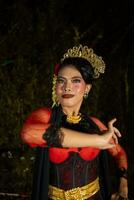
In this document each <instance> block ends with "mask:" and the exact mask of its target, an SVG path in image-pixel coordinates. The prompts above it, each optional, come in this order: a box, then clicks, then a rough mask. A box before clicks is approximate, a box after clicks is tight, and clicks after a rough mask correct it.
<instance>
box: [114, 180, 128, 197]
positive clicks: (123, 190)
mask: <svg viewBox="0 0 134 200" xmlns="http://www.w3.org/2000/svg"><path fill="white" fill-rule="evenodd" d="M111 200H128V181H127V179H126V178H123V177H121V178H120V185H119V191H118V192H116V193H115V194H113V195H112V196H111Z"/></svg>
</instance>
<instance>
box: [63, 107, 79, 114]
mask: <svg viewBox="0 0 134 200" xmlns="http://www.w3.org/2000/svg"><path fill="white" fill-rule="evenodd" d="M62 110H63V113H65V114H66V115H67V116H77V115H78V114H79V110H80V108H75V109H74V108H71V107H62Z"/></svg>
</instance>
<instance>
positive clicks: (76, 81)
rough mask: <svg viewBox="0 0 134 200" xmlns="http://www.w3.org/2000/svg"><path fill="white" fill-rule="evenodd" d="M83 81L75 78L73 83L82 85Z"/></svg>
mask: <svg viewBox="0 0 134 200" xmlns="http://www.w3.org/2000/svg"><path fill="white" fill-rule="evenodd" d="M80 82H81V79H80V78H75V79H73V80H72V83H80Z"/></svg>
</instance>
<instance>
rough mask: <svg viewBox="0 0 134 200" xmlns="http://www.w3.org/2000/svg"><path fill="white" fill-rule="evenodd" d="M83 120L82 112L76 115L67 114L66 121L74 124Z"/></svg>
mask: <svg viewBox="0 0 134 200" xmlns="http://www.w3.org/2000/svg"><path fill="white" fill-rule="evenodd" d="M80 120H81V113H79V114H78V115H76V116H67V119H66V121H67V122H69V123H72V124H77V123H79V121H80Z"/></svg>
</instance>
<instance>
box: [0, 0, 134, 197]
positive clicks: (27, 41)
mask: <svg viewBox="0 0 134 200" xmlns="http://www.w3.org/2000/svg"><path fill="white" fill-rule="evenodd" d="M133 10H134V1H130V0H127V1H125V0H124V1H118V0H116V1H105V0H102V1H97V0H94V1H91V0H83V1H80V0H70V1H69V0H55V1H54V0H18V1H17V0H0V163H1V164H0V199H28V197H26V196H25V195H27V194H30V191H31V179H32V171H33V162H34V158H35V157H34V155H35V150H32V149H29V148H28V147H27V145H24V144H23V143H22V141H21V139H20V130H21V127H22V124H23V121H24V119H25V118H26V116H27V115H28V114H29V113H30V112H31V111H32V110H33V109H35V108H38V107H42V106H48V105H49V106H51V104H52V102H51V87H52V84H51V79H52V74H53V66H54V64H56V63H57V62H58V61H59V59H60V58H61V56H62V55H63V53H64V52H65V51H66V50H67V49H68V48H70V47H72V46H74V45H76V44H79V43H81V44H83V45H88V46H89V47H91V48H93V49H94V51H95V52H96V53H97V54H98V55H101V56H102V57H103V59H104V60H105V62H106V65H107V67H106V72H105V75H104V76H102V78H101V79H99V80H97V81H96V83H95V84H94V86H93V91H92V92H91V95H90V97H89V100H90V101H89V103H88V104H87V109H88V111H89V113H90V114H92V115H95V116H97V117H99V118H100V119H101V120H102V121H104V122H105V123H107V122H108V120H110V119H112V118H113V117H116V118H117V123H116V126H117V127H118V128H119V129H120V131H121V132H122V139H121V140H120V143H121V144H122V145H123V147H124V148H125V150H126V152H127V154H128V160H129V193H130V200H133V199H134V196H133V189H134V186H133V180H134V161H133V151H134V148H133V145H134V136H133V123H134V104H133V94H134V84H133V80H134V79H133V74H134V56H133V55H134V16H133ZM113 166H114V165H113ZM5 193H9V194H8V195H6V196H5ZM11 193H12V194H11ZM19 194H20V195H21V196H17V195H19Z"/></svg>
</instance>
